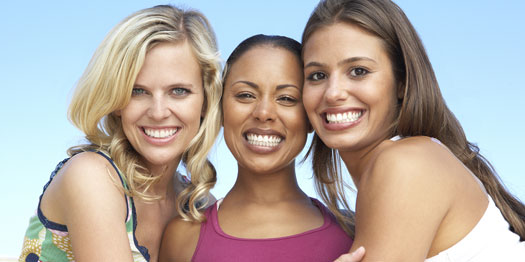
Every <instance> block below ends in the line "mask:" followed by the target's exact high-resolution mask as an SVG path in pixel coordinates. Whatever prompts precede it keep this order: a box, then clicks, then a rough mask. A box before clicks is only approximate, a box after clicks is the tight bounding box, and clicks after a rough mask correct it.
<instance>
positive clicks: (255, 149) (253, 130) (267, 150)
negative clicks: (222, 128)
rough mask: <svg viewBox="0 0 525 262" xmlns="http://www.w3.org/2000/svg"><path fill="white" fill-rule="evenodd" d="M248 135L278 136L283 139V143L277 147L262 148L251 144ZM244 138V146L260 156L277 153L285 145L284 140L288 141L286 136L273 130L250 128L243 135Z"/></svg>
mask: <svg viewBox="0 0 525 262" xmlns="http://www.w3.org/2000/svg"><path fill="white" fill-rule="evenodd" d="M248 134H256V135H261V136H276V137H279V138H281V141H280V142H279V143H278V144H277V145H276V146H261V145H254V144H251V143H250V142H249V141H248V137H247V136H248ZM242 137H243V144H244V145H245V146H246V147H247V148H248V149H250V150H251V151H253V152H255V153H259V154H269V153H273V152H275V151H278V150H279V149H280V148H281V145H282V144H283V142H284V140H285V139H286V138H285V136H284V135H283V134H282V133H280V132H278V131H275V130H273V129H262V128H250V129H248V130H246V131H244V132H243V133H242Z"/></svg>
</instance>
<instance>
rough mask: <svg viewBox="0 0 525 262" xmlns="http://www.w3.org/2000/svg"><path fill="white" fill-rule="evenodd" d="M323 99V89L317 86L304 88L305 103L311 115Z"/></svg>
mask: <svg viewBox="0 0 525 262" xmlns="http://www.w3.org/2000/svg"><path fill="white" fill-rule="evenodd" d="M321 99H322V90H320V89H316V88H313V87H312V88H306V87H305V88H304V90H303V105H304V108H305V110H306V112H307V113H308V115H310V114H311V113H312V112H313V111H315V109H316V107H317V106H318V105H319V104H320V103H321Z"/></svg>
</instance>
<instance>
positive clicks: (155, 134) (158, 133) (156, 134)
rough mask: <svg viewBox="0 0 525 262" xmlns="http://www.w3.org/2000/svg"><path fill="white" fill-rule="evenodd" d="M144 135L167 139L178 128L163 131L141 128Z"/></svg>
mask: <svg viewBox="0 0 525 262" xmlns="http://www.w3.org/2000/svg"><path fill="white" fill-rule="evenodd" d="M143 130H144V133H145V134H146V135H147V136H149V137H152V138H168V137H171V136H173V135H175V134H176V133H177V131H178V130H179V129H178V128H163V129H153V128H146V127H144V128H143Z"/></svg>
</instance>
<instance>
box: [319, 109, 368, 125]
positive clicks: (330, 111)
mask: <svg viewBox="0 0 525 262" xmlns="http://www.w3.org/2000/svg"><path fill="white" fill-rule="evenodd" d="M355 112H360V114H361V115H360V116H359V118H358V119H357V120H355V121H350V122H344V123H330V122H328V120H327V114H344V113H355ZM366 113H367V110H365V109H363V108H355V107H352V108H330V109H326V110H324V111H323V112H321V114H319V117H320V118H321V122H322V123H323V126H324V128H325V129H327V130H329V131H340V130H345V129H349V128H353V127H355V126H357V125H359V124H360V123H361V121H362V119H363V117H364V116H365V114H366Z"/></svg>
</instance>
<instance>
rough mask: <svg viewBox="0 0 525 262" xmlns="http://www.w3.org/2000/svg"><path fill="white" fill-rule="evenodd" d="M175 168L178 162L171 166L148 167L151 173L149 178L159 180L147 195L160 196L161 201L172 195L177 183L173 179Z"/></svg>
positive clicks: (176, 180)
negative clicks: (153, 177)
mask: <svg viewBox="0 0 525 262" xmlns="http://www.w3.org/2000/svg"><path fill="white" fill-rule="evenodd" d="M177 167H178V162H177V164H173V165H165V166H156V167H149V168H148V170H149V171H150V172H151V176H155V177H160V179H159V180H158V181H157V182H156V183H155V184H153V185H151V187H150V188H149V189H148V191H147V193H149V194H153V195H156V196H161V197H162V198H163V199H166V198H168V197H170V196H171V195H173V193H174V192H175V187H176V186H177V185H176V183H179V181H178V179H174V175H175V172H176V171H177Z"/></svg>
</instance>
